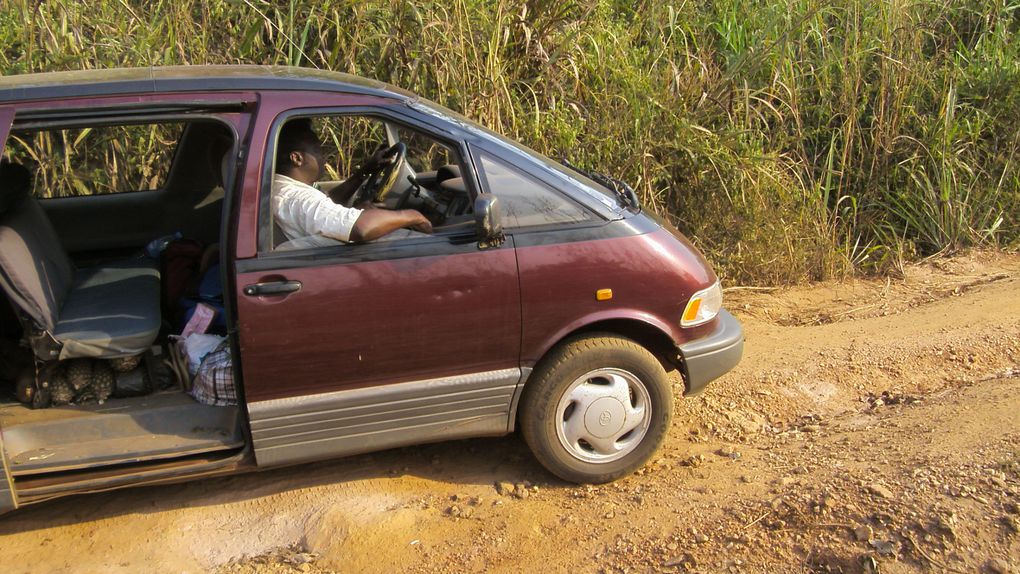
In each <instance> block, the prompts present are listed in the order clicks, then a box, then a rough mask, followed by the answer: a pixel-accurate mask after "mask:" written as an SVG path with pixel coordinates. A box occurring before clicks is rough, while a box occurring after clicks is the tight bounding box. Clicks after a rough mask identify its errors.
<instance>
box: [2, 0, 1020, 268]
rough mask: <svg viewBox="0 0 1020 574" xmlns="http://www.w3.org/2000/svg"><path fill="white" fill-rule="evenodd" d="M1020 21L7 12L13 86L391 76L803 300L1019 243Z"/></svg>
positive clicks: (184, 9) (153, 7)
mask: <svg viewBox="0 0 1020 574" xmlns="http://www.w3.org/2000/svg"><path fill="white" fill-rule="evenodd" d="M635 4H636V5H637V7H636V8H635ZM1018 8H1020V2H1018V0H999V1H994V2H979V1H976V0H958V1H950V0H944V1H934V0H915V1H912V2H904V1H902V0H887V1H884V2H875V1H872V0H836V1H835V2H821V1H820V0H780V1H778V2H761V1H755V2H735V1H732V0H723V1H720V2H682V1H676V2H673V3H670V2H667V1H666V0H648V1H645V2H638V3H634V2H624V1H622V0H600V1H594V2H572V1H569V0H566V1H563V0H561V1H546V0H534V1H529V2H523V3H522V2H509V1H506V0H492V1H482V0H449V1H445V2H421V3H413V2H409V1H405V0H374V1H372V2H367V3H361V2H353V1H350V0H341V1H328V2H327V1H325V0H314V1H313V0H291V1H289V2H287V1H276V2H266V1H264V0H195V1H193V2H178V1H174V0H153V1H146V2H142V1H140V0H96V1H93V2H81V1H80V0H79V1H71V0H47V1H45V2H38V1H36V0H6V1H5V2H4V3H3V8H0V46H3V49H2V50H0V72H2V73H4V74H14V73H27V72H38V71H51V70H67V69H79V68H93V67H114V66H147V65H169V64H200V63H262V64H291V65H301V66H314V67H321V68H325V69H330V70H338V71H344V72H351V73H355V74H360V75H364V76H368V77H372V78H376V79H379V80H383V81H386V82H390V83H392V84H395V85H397V86H400V87H403V88H407V89H409V90H412V91H414V92H417V93H419V94H421V95H422V96H424V97H427V98H429V99H432V100H435V101H437V102H439V103H441V104H444V105H446V106H448V107H451V108H453V109H455V110H458V111H461V112H463V113H464V114H466V115H468V116H470V117H472V118H474V119H476V120H478V121H480V122H481V123H483V124H485V125H488V126H489V127H492V128H493V129H496V130H497V131H500V132H502V133H504V134H506V135H508V136H510V137H513V138H515V139H519V140H521V141H523V142H525V143H527V144H528V145H530V146H531V147H534V148H535V149H538V150H539V151H542V152H544V153H546V154H548V155H550V156H552V157H559V156H561V155H565V156H569V157H570V158H571V159H572V160H573V161H574V162H575V163H578V164H580V165H585V166H590V167H597V168H598V169H600V170H602V171H607V172H610V173H613V174H615V175H618V176H620V177H622V178H624V179H626V180H628V181H630V182H631V183H632V184H634V186H635V188H637V189H638V191H639V193H640V195H641V198H642V200H643V201H644V204H645V205H646V207H647V208H649V209H652V210H655V211H657V212H660V213H662V214H665V215H667V216H669V217H670V218H671V219H673V220H674V221H675V222H676V223H677V224H678V226H679V227H680V228H681V229H682V230H684V231H685V232H686V233H688V235H689V236H691V237H692V238H694V240H695V242H696V243H697V244H698V245H699V246H700V247H701V248H702V249H703V250H704V251H705V253H706V255H707V256H708V257H709V258H710V259H711V260H713V261H714V262H715V264H716V268H717V269H718V270H719V271H720V272H721V274H723V275H724V276H725V277H726V279H727V280H728V281H730V282H757V283H783V282H792V281H798V280H803V279H816V278H825V277H831V276H840V275H844V274H846V273H851V272H876V271H877V272H888V271H895V270H896V269H897V268H898V266H899V265H900V264H901V263H902V261H903V260H905V259H911V258H916V257H921V256H927V255H930V254H934V253H943V252H951V251H955V250H959V249H962V248H966V247H970V246H988V247H996V248H1008V249H1015V248H1016V247H1018V246H1020V168H1018V162H1020V154H1018V153H1017V152H1018V148H1020V58H1018V56H1020V41H1018V38H1017V29H1018V27H1020V10H1018Z"/></svg>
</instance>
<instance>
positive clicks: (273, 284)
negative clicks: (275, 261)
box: [244, 281, 301, 297]
mask: <svg viewBox="0 0 1020 574" xmlns="http://www.w3.org/2000/svg"><path fill="white" fill-rule="evenodd" d="M300 290H301V282H300V281H270V282H268V283H252V284H251V285H245V286H244V294H245V295H247V296H249V297H261V296H263V295H286V294H287V293H293V292H295V291H300Z"/></svg>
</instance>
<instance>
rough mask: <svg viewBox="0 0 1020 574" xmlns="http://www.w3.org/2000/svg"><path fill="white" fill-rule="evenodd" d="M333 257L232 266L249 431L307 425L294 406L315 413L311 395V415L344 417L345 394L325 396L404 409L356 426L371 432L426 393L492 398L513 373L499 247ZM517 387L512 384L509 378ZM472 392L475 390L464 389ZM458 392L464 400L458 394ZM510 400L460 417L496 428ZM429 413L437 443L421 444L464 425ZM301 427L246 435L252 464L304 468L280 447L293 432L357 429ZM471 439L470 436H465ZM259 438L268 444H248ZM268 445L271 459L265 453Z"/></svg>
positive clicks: (339, 446)
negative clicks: (293, 419) (334, 412)
mask: <svg viewBox="0 0 1020 574" xmlns="http://www.w3.org/2000/svg"><path fill="white" fill-rule="evenodd" d="M402 243H403V242H402ZM334 251H335V253H336V257H334V258H332V259H325V260H316V259H315V258H314V257H313V256H311V255H306V256H304V257H299V258H277V257H272V258H264V259H262V260H258V261H256V262H244V261H241V262H238V264H237V266H238V274H237V307H238V320H239V331H240V342H241V356H242V368H243V372H244V388H245V396H246V400H247V402H248V404H249V414H250V420H251V424H252V429H253V431H256V430H257V429H260V428H265V429H266V430H267V431H268V430H269V427H275V426H280V425H279V424H278V422H272V421H273V420H275V419H278V418H279V417H281V416H285V415H300V416H301V417H303V416H305V415H311V416H314V415H315V412H314V409H312V410H309V409H307V408H304V407H302V406H301V405H300V404H299V403H305V404H306V405H307V404H309V403H310V404H315V403H316V400H315V399H314V398H313V397H320V398H323V401H318V402H320V403H321V404H322V405H323V406H321V407H317V408H329V409H336V408H340V406H344V407H346V406H348V405H349V401H348V399H349V396H350V395H346V394H343V395H330V396H332V397H333V398H329V397H327V395H328V394H331V393H341V392H346V391H352V390H355V389H363V390H362V391H361V392H360V393H356V395H355V396H356V397H357V400H358V401H368V403H371V402H372V400H373V399H372V397H376V396H377V397H378V400H380V401H383V400H395V401H407V402H406V405H407V409H403V408H399V407H394V408H379V409H376V410H375V412H374V413H373V412H371V410H372V409H369V411H365V412H363V413H362V414H364V415H366V417H367V418H366V419H365V421H366V422H367V423H379V424H381V425H382V427H379V428H380V429H382V428H383V427H386V425H385V423H386V421H390V420H397V419H399V418H401V417H407V416H412V414H413V412H412V411H413V410H414V409H416V408H425V407H428V406H429V405H433V406H434V405H435V404H436V401H434V400H433V398H430V393H431V394H444V393H445V394H449V395H450V397H451V401H452V403H453V405H456V404H457V403H458V402H459V401H460V400H461V399H464V398H466V397H467V396H468V395H470V394H471V393H472V392H475V391H478V392H480V393H481V394H482V395H486V393H487V392H488V391H491V390H493V389H495V388H501V389H504V390H505V389H506V385H507V382H506V381H507V376H509V375H508V372H507V370H513V371H514V373H519V370H518V368H519V364H518V362H519V355H520V340H521V315H520V290H519V285H518V281H517V262H516V257H515V255H514V250H513V249H512V248H511V247H510V246H509V244H507V245H506V246H504V247H502V248H498V249H491V250H486V251H479V250H478V247H477V244H476V243H475V242H473V241H470V242H460V243H458V242H455V241H453V240H449V239H444V238H440V237H436V238H430V239H428V240H426V241H425V242H424V243H422V242H421V241H420V240H419V241H417V242H415V243H410V244H403V245H396V244H393V245H385V244H375V245H373V244H368V245H359V246H351V245H348V246H342V247H338V248H335V250H334ZM341 255H342V256H343V258H341V257H340V256H341ZM274 260H276V261H278V262H279V263H274ZM293 282H298V283H300V289H298V290H293V288H288V289H286V290H283V289H281V290H280V291H281V292H280V293H276V294H269V295H257V294H255V295H247V294H245V292H246V288H249V287H250V286H253V285H257V284H263V285H265V284H271V285H282V284H287V283H290V284H291V285H294V283H293ZM270 290H275V289H274V288H273V287H270ZM247 291H248V293H251V292H252V289H250V288H249V289H248V290H247ZM493 373H496V374H495V375H494V374H493ZM462 375H463V376H464V377H460V376H462ZM465 377H466V378H465ZM517 377H518V375H517V374H513V376H512V377H511V378H517ZM437 381H438V382H437ZM450 381H453V383H450ZM479 381H480V382H479ZM415 382H417V383H418V384H412V385H411V386H409V387H408V386H405V387H399V388H403V389H406V390H407V393H404V394H401V393H397V394H396V395H393V393H394V392H395V389H396V388H397V387H394V388H393V389H389V390H387V387H389V386H392V385H395V384H397V383H415ZM446 383H450V384H452V385H453V387H450V386H449V385H448V384H446ZM475 383H478V384H480V385H481V388H476V387H475V386H473V385H474V384H475ZM373 389H374V391H373ZM451 389H452V390H451ZM462 391H465V392H467V395H464V394H460V393H461V392H462ZM512 391H513V386H512V385H511V386H510V388H509V390H507V392H506V393H505V394H506V398H505V400H504V399H503V398H498V397H502V396H503V394H504V393H502V392H500V391H497V392H496V393H495V395H498V397H497V398H494V402H493V401H482V403H484V404H482V403H479V404H478V405H477V406H479V407H480V408H481V409H482V410H480V411H478V412H477V413H475V414H474V415H472V416H481V417H486V416H491V417H492V419H491V420H497V419H498V420H501V421H502V427H501V428H502V429H504V430H505V428H506V420H507V417H508V416H509V397H510V395H512ZM385 396H389V397H390V398H389V399H384V398H383V397H385ZM486 396H492V395H491V394H490V395H486ZM365 397H368V398H367V399H366V398H365ZM334 399H336V400H334ZM454 399H455V400H454ZM440 402H442V401H440ZM333 403H336V404H333ZM358 404H362V403H360V402H359V403H358ZM330 405H332V406H330ZM338 405H339V406H338ZM292 406H293V407H295V408H293V409H291V408H290V407H292ZM440 407H441V408H437V409H431V410H429V409H426V410H429V413H428V414H430V415H437V416H433V418H432V419H429V421H430V424H434V425H438V428H439V430H438V431H437V433H438V434H437V435H436V436H434V437H432V435H429V436H430V437H432V438H426V437H425V436H422V437H420V438H421V440H432V439H436V438H442V436H444V435H443V432H444V431H443V429H444V428H447V427H450V428H449V429H448V430H449V433H450V436H452V434H455V433H456V432H459V431H463V430H464V428H460V429H456V428H452V427H451V425H453V423H454V421H460V423H458V424H460V425H463V424H466V423H465V421H464V420H462V419H460V418H458V416H459V415H456V414H454V411H456V410H457V409H456V408H455V406H451V407H449V408H447V407H443V406H442V405H440ZM493 409H495V411H494V410H493ZM496 411H498V412H496ZM443 413H449V414H448V415H445V414H443ZM422 414H424V413H422ZM299 418H300V417H299ZM472 420H475V419H472ZM490 422H491V421H490ZM338 424H339V423H338ZM284 426H287V425H284ZM313 426H314V427H315V428H314V429H312V428H308V429H305V430H302V428H301V427H300V426H295V427H294V428H292V429H290V430H289V431H286V430H281V429H277V430H276V431H274V432H271V433H269V434H268V435H267V434H265V433H262V434H261V435H260V433H258V432H255V433H254V434H255V454H256V458H257V459H258V460H259V463H260V464H267V463H283V462H294V461H297V460H304V459H306V458H307V453H305V454H302V452H301V448H291V447H297V446H298V445H301V444H303V443H304V442H305V441H306V439H308V438H310V437H309V436H303V435H302V434H301V433H303V432H306V431H307V432H315V433H320V435H318V436H319V437H320V438H326V437H329V438H333V439H343V438H344V437H350V436H353V435H356V434H358V433H362V432H364V431H365V428H364V427H357V426H350V428H349V430H347V431H344V430H340V429H338V428H337V427H335V426H330V425H325V427H324V426H323V425H322V424H318V425H313ZM398 426H399V425H398ZM483 426H484V425H483ZM331 428H332V429H334V430H335V432H333V431H331V430H330V429H331ZM386 428H393V427H392V425H391V426H390V427H386ZM432 430H436V429H435V428H433V429H432ZM321 433H325V434H321ZM306 434H307V433H306ZM475 434H480V430H479V429H475ZM280 435H283V436H282V437H281V436H280ZM408 436H411V438H412V439H413V438H416V437H415V435H413V434H412V435H407V434H404V435H403V440H405V441H406V440H407V439H408ZM269 438H272V442H271V443H267V442H264V441H263V440H260V439H267V440H268V439H269ZM392 438H394V439H395V440H399V438H400V437H396V436H394V437H392ZM343 442H344V441H343V440H338V441H337V442H335V443H334V447H326V448H325V450H323V449H321V448H320V450H319V451H316V452H315V455H316V456H319V457H321V456H329V455H330V454H333V455H336V454H345V453H347V452H349V450H348V447H349V446H350V444H346V445H345V444H344V443H343ZM412 442H416V441H415V440H412ZM372 444H373V445H374V446H376V447H378V448H383V447H385V446H393V445H395V444H396V443H394V442H387V441H386V440H382V442H379V441H376V442H374V443H372ZM270 446H272V447H273V454H272V455H271V456H270V455H269V454H268V451H267V450H266V449H267V448H269V447H270ZM318 446H319V447H322V444H319V445H318ZM331 448H335V449H334V450H331Z"/></svg>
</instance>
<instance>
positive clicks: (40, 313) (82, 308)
mask: <svg viewBox="0 0 1020 574" xmlns="http://www.w3.org/2000/svg"><path fill="white" fill-rule="evenodd" d="M0 286H2V287H3V290H4V291H5V292H6V293H7V296H8V297H9V298H10V301H11V303H12V305H14V307H16V310H17V311H18V315H19V318H20V319H21V321H22V324H23V326H24V327H25V334H26V337H27V338H28V340H29V343H30V344H31V346H32V350H33V351H34V352H35V355H36V357H37V358H38V359H39V360H43V361H48V360H53V359H61V360H64V359H72V358H77V357H93V358H103V359H112V358H117V357H125V356H131V355H136V354H139V353H142V352H144V351H146V350H147V349H148V348H149V347H150V346H151V345H152V343H153V342H154V341H155V340H156V337H157V336H158V334H159V329H160V325H161V316H160V302H159V272H158V270H157V269H156V262H155V261H153V260H151V259H148V258H145V257H142V256H140V257H138V258H134V259H128V260H122V261H116V262H113V263H108V264H104V265H100V266H96V267H90V268H82V269H78V268H76V267H75V266H74V265H73V263H72V262H71V260H70V257H68V255H67V253H66V252H64V249H63V247H62V245H61V243H60V239H59V237H58V236H57V234H56V232H55V231H54V229H53V226H52V225H51V224H50V221H49V219H48V218H47V217H46V214H45V213H44V212H43V210H42V207H41V206H40V205H39V202H38V201H37V200H36V199H35V198H34V197H33V196H32V176H31V173H30V172H29V171H28V169H26V168H25V167H24V166H22V165H19V164H14V163H8V162H3V163H0Z"/></svg>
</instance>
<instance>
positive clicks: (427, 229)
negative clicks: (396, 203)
mask: <svg viewBox="0 0 1020 574" xmlns="http://www.w3.org/2000/svg"><path fill="white" fill-rule="evenodd" d="M406 211H409V212H411V213H413V214H414V215H416V216H417V217H416V218H415V221H413V222H412V223H411V224H410V225H408V226H407V228H408V229H413V230H414V231H419V232H421V233H432V222H431V221H429V220H428V219H427V218H426V217H425V216H424V215H422V214H421V212H419V211H417V210H414V209H408V210H406Z"/></svg>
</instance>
